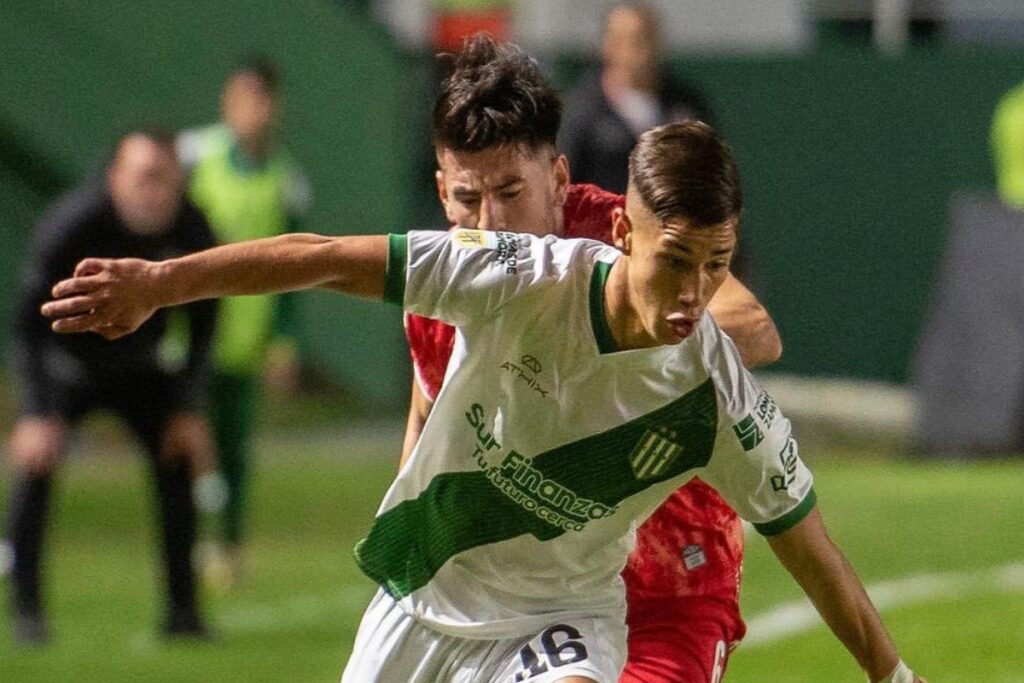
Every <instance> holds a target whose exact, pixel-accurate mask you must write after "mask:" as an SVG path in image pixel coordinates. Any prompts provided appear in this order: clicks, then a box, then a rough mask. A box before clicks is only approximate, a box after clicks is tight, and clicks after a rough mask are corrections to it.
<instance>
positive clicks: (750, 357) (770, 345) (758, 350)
mask: <svg viewBox="0 0 1024 683" xmlns="http://www.w3.org/2000/svg"><path fill="white" fill-rule="evenodd" d="M708 311H710V313H711V315H713V316H714V318H715V321H716V322H717V323H718V325H719V327H721V328H722V330H724V331H725V333H726V334H728V335H729V337H731V338H732V340H733V342H734V343H735V344H736V348H737V349H738V350H739V352H740V357H741V358H742V359H743V364H744V365H745V366H746V367H748V368H756V367H760V366H763V365H769V364H771V363H774V362H775V361H777V360H778V359H779V357H780V356H781V355H782V339H781V338H780V337H779V332H778V330H777V329H776V328H775V323H774V322H773V321H772V319H771V316H770V315H768V311H766V310H765V308H764V306H762V305H761V303H760V302H759V301H758V300H757V298H756V297H755V296H754V295H753V293H752V292H751V291H750V290H749V289H747V288H746V287H745V286H744V285H743V284H742V283H741V282H740V281H739V280H737V279H736V278H735V277H734V276H733V275H729V277H728V279H726V281H725V283H724V284H723V285H722V287H721V288H720V289H719V291H718V292H717V293H716V294H715V296H714V298H712V299H711V303H710V304H709V305H708Z"/></svg>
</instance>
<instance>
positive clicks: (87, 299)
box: [39, 296, 98, 318]
mask: <svg viewBox="0 0 1024 683" xmlns="http://www.w3.org/2000/svg"><path fill="white" fill-rule="evenodd" d="M97 304H98V302H97V301H96V297H92V296H73V297H71V298H69V299H60V300H59V301H47V302H46V303H45V304H43V306H42V308H40V309H39V310H40V312H41V313H42V314H43V315H44V316H46V317H47V318H70V317H72V316H79V315H84V314H89V315H94V314H95V313H96V306H97Z"/></svg>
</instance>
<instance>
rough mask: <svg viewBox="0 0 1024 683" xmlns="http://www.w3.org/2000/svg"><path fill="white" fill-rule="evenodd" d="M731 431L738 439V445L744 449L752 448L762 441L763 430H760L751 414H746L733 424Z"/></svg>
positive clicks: (749, 449) (750, 449)
mask: <svg viewBox="0 0 1024 683" xmlns="http://www.w3.org/2000/svg"><path fill="white" fill-rule="evenodd" d="M732 431H733V433H734V434H735V435H736V438H737V439H739V440H740V445H741V446H743V450H745V451H752V450H754V449H755V448H757V445H758V444H759V443H761V442H762V441H764V432H762V431H761V427H760V426H758V424H757V422H756V421H754V416H753V415H749V414H748V415H747V416H746V417H745V418H743V419H742V420H740V421H739V422H738V423H737V424H734V425H733V426H732Z"/></svg>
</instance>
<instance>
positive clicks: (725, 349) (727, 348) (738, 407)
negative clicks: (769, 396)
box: [694, 313, 761, 416]
mask: <svg viewBox="0 0 1024 683" xmlns="http://www.w3.org/2000/svg"><path fill="white" fill-rule="evenodd" d="M694 335H695V337H696V339H695V341H696V343H697V345H698V348H699V350H700V357H701V361H702V362H703V364H704V367H705V369H706V370H707V372H708V375H709V376H710V377H711V380H712V382H713V383H714V385H715V390H716V392H717V393H718V396H719V403H720V404H721V405H722V406H723V407H724V408H725V410H726V412H727V413H728V414H730V415H733V416H740V415H742V414H745V413H746V412H747V411H748V410H749V408H750V406H751V404H752V403H753V402H755V401H756V400H757V396H758V395H759V394H760V391H761V389H760V385H759V384H758V383H757V381H756V380H755V379H754V376H753V375H751V374H750V372H748V371H747V369H746V368H744V367H743V361H742V359H741V358H740V353H739V351H738V350H737V349H736V346H735V344H733V342H732V340H731V339H729V337H728V336H727V335H726V334H725V333H724V332H722V329H721V328H720V327H719V326H718V323H717V322H715V319H714V317H712V316H711V314H710V313H705V314H704V317H703V318H702V319H701V322H700V325H698V327H697V331H696V332H695V333H694Z"/></svg>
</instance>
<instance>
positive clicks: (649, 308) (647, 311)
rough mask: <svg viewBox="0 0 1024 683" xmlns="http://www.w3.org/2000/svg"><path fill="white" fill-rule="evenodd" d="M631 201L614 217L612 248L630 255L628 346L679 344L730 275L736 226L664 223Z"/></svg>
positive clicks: (692, 329)
mask: <svg viewBox="0 0 1024 683" xmlns="http://www.w3.org/2000/svg"><path fill="white" fill-rule="evenodd" d="M631 195H632V193H630V194H629V195H627V208H626V209H625V210H623V209H618V210H616V212H615V214H614V215H613V221H614V225H613V231H614V233H613V234H614V235H615V239H616V244H617V245H619V246H620V248H623V250H624V251H625V252H626V253H627V254H628V255H629V270H628V273H629V279H628V285H627V286H628V297H629V302H630V309H631V315H632V318H633V320H631V321H630V324H629V325H628V329H629V334H630V335H631V337H632V338H631V339H629V340H628V341H629V345H630V346H631V347H639V346H657V345H663V344H677V343H679V342H680V341H682V340H683V339H686V338H687V337H689V336H690V335H691V334H693V332H694V330H695V329H696V328H697V325H698V324H699V322H700V318H701V316H702V315H704V312H705V310H706V309H707V306H708V303H709V302H710V301H711V297H713V296H714V295H715V292H716V291H718V288H719V287H720V286H721V285H722V283H723V282H724V281H725V278H726V277H727V276H728V274H729V262H730V260H731V258H732V254H733V251H734V249H735V248H736V224H735V222H734V221H727V222H725V223H720V224H718V225H712V226H705V227H700V228H695V227H693V226H692V225H689V224H688V223H687V222H686V221H682V220H670V221H668V222H666V223H663V222H661V221H660V220H659V219H658V218H657V217H655V216H654V214H652V213H651V212H650V211H649V210H648V209H647V208H646V207H644V206H643V203H642V202H640V201H639V199H638V198H636V197H633V196H631Z"/></svg>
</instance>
